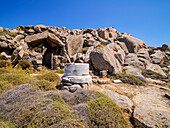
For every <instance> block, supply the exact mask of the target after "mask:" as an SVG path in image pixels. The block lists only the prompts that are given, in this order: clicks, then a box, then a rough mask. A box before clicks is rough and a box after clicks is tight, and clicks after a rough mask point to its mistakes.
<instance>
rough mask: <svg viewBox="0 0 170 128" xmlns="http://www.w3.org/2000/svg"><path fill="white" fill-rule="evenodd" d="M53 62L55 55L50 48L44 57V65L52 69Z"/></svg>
mask: <svg viewBox="0 0 170 128" xmlns="http://www.w3.org/2000/svg"><path fill="white" fill-rule="evenodd" d="M52 60H53V53H52V52H51V50H50V48H47V50H46V51H45V53H44V55H43V60H42V65H43V66H45V67H47V68H48V69H52V62H51V61H52Z"/></svg>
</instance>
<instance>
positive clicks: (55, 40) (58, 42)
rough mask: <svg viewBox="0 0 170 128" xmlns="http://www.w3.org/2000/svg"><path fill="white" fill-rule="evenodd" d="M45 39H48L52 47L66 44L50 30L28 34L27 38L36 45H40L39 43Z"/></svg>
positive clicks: (28, 41) (26, 39)
mask: <svg viewBox="0 0 170 128" xmlns="http://www.w3.org/2000/svg"><path fill="white" fill-rule="evenodd" d="M44 39H46V41H47V43H48V45H49V46H50V47H58V46H59V47H63V46H65V44H64V43H63V42H62V41H61V40H60V39H59V38H58V37H57V36H55V35H54V34H52V33H49V32H48V31H45V32H42V33H38V34H34V35H28V36H26V38H25V42H27V43H28V44H32V45H34V46H35V45H38V44H39V43H41V42H42V40H44Z"/></svg>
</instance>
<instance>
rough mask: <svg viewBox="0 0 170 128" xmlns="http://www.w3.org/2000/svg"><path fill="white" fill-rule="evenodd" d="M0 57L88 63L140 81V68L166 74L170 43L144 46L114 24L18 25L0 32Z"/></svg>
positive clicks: (37, 65) (55, 65)
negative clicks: (80, 26) (72, 26)
mask: <svg viewBox="0 0 170 128" xmlns="http://www.w3.org/2000/svg"><path fill="white" fill-rule="evenodd" d="M0 54H1V56H2V57H1V58H0V59H1V60H3V59H5V60H8V61H9V62H10V63H11V64H12V65H13V66H17V65H18V63H19V61H20V60H25V61H29V62H30V63H31V64H32V67H33V68H34V69H37V70H41V69H42V66H46V67H48V68H49V69H60V68H63V67H64V65H65V64H66V63H70V62H76V63H83V62H86V63H89V64H90V67H91V70H92V71H93V73H97V74H99V72H100V71H103V70H106V71H107V72H108V74H109V75H113V74H119V73H122V70H123V68H125V69H128V70H127V71H125V72H123V73H127V74H132V75H135V77H136V78H139V79H140V80H142V81H146V80H144V79H145V78H144V76H143V75H142V70H143V69H144V70H151V71H154V72H156V73H159V74H161V75H164V76H167V75H169V73H168V72H169V70H170V68H169V60H170V47H168V45H166V44H164V45H162V47H157V48H156V47H147V46H146V44H145V43H144V42H143V41H142V40H140V39H137V38H134V37H133V36H131V34H127V33H122V34H121V33H119V32H117V30H116V29H115V28H113V27H109V28H104V29H101V28H99V29H97V30H94V29H85V30H82V29H73V30H70V29H67V28H65V27H49V26H45V25H36V26H25V27H24V26H18V27H17V28H15V29H4V28H2V27H1V33H0Z"/></svg>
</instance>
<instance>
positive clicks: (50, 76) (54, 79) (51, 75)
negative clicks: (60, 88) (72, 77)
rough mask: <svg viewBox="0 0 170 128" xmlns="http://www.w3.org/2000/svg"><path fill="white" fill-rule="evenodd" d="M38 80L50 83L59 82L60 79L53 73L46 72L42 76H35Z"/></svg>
mask: <svg viewBox="0 0 170 128" xmlns="http://www.w3.org/2000/svg"><path fill="white" fill-rule="evenodd" d="M35 77H36V78H37V79H38V80H47V81H50V82H57V83H58V82H60V77H59V76H58V75H57V74H56V73H54V72H47V73H45V74H42V75H37V76H35Z"/></svg>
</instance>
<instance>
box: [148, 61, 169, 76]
mask: <svg viewBox="0 0 170 128" xmlns="http://www.w3.org/2000/svg"><path fill="white" fill-rule="evenodd" d="M146 69H149V70H152V71H154V72H157V73H160V74H162V75H165V76H166V74H165V73H164V72H163V70H162V69H161V67H160V66H159V65H157V64H152V63H150V64H147V65H146Z"/></svg>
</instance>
